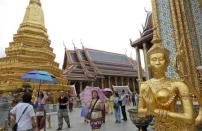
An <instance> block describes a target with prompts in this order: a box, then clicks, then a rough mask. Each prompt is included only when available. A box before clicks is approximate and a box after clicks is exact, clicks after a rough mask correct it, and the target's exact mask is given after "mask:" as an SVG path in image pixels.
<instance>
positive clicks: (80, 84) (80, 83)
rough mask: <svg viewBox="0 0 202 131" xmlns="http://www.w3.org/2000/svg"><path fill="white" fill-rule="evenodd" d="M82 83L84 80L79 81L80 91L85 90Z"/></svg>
mask: <svg viewBox="0 0 202 131" xmlns="http://www.w3.org/2000/svg"><path fill="white" fill-rule="evenodd" d="M82 83H83V82H82V81H80V82H79V91H80V93H81V92H82V90H83V88H82V87H83V86H82Z"/></svg>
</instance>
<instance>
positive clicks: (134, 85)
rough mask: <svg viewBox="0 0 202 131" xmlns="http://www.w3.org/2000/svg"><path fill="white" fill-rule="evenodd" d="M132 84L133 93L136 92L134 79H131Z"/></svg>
mask: <svg viewBox="0 0 202 131" xmlns="http://www.w3.org/2000/svg"><path fill="white" fill-rule="evenodd" d="M132 84H133V92H136V90H135V78H133V79H132Z"/></svg>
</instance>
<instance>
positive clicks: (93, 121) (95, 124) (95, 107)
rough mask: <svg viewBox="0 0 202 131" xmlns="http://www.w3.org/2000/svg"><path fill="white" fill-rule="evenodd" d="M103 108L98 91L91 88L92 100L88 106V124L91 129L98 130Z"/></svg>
mask: <svg viewBox="0 0 202 131" xmlns="http://www.w3.org/2000/svg"><path fill="white" fill-rule="evenodd" d="M103 109H104V104H103V102H102V101H101V99H100V97H99V95H98V91H97V90H92V101H91V103H90V106H89V113H90V116H91V117H90V125H91V128H92V131H100V128H101V125H102V122H103V115H102V111H103Z"/></svg>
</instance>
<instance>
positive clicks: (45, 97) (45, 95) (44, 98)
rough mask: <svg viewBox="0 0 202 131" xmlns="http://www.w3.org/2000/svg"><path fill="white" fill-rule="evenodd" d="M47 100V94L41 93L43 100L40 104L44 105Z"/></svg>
mask: <svg viewBox="0 0 202 131" xmlns="http://www.w3.org/2000/svg"><path fill="white" fill-rule="evenodd" d="M47 99H48V95H47V93H46V92H45V91H43V98H42V100H41V103H42V104H45V103H46V100H47Z"/></svg>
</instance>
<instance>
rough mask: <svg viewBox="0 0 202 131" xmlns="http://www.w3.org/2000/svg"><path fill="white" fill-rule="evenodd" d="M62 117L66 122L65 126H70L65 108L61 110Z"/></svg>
mask: <svg viewBox="0 0 202 131" xmlns="http://www.w3.org/2000/svg"><path fill="white" fill-rule="evenodd" d="M63 117H64V119H65V122H66V123H67V126H68V127H69V128H70V121H69V115H68V112H67V110H64V111H63Z"/></svg>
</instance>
